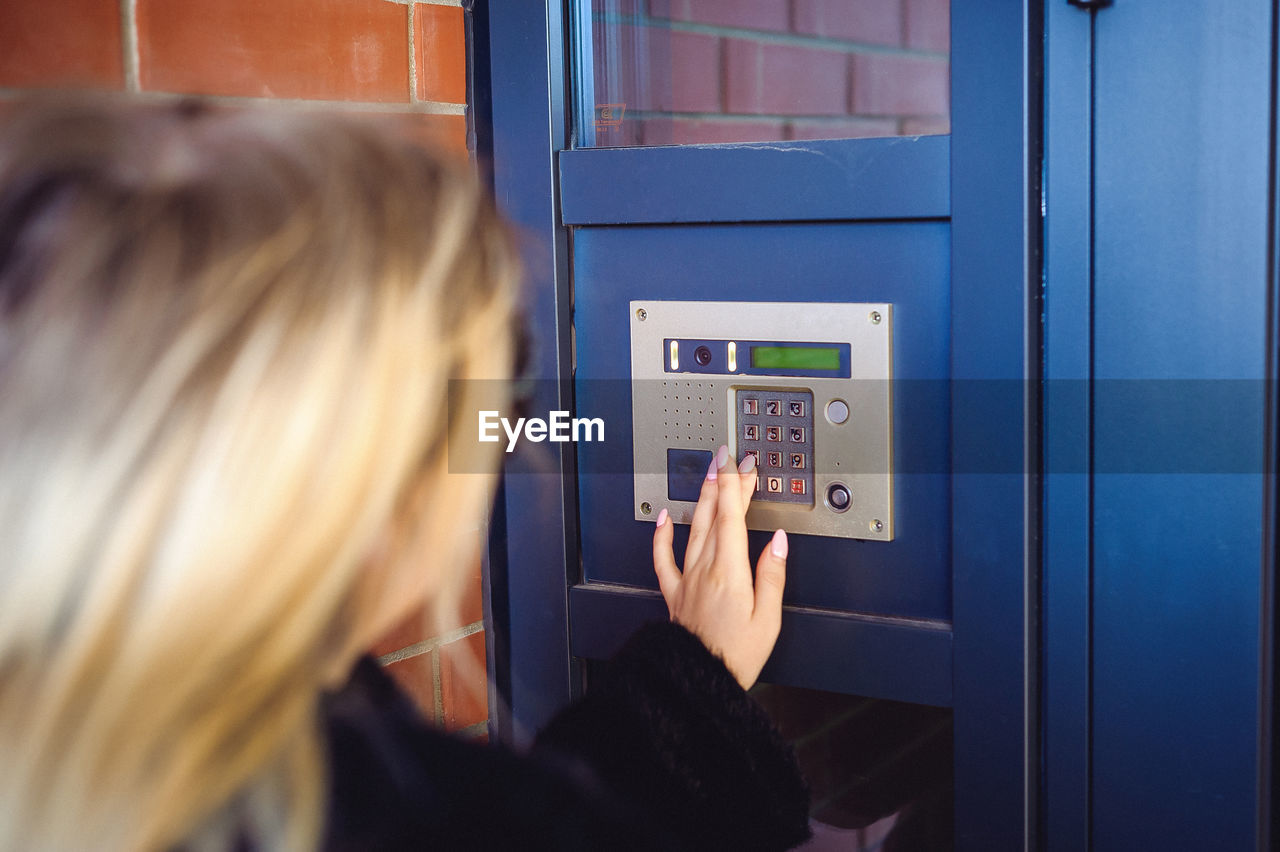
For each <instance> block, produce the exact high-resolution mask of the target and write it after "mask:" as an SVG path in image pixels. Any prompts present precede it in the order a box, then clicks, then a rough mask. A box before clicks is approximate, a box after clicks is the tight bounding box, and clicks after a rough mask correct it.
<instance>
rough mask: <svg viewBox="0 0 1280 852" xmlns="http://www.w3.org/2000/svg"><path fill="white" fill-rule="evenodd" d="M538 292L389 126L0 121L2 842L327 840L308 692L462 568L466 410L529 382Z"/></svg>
mask: <svg viewBox="0 0 1280 852" xmlns="http://www.w3.org/2000/svg"><path fill="white" fill-rule="evenodd" d="M516 278H517V272H516V260H515V252H514V250H513V249H512V246H511V242H510V238H509V237H508V235H507V234H506V232H505V231H504V229H503V228H502V227H501V225H500V224H499V223H498V221H497V219H496V216H495V214H494V212H493V211H492V210H491V208H490V206H489V205H488V204H487V203H485V201H484V199H483V194H482V192H481V191H480V190H479V188H478V187H477V185H476V182H475V181H474V179H473V177H472V176H471V174H470V172H469V171H468V170H467V169H466V168H465V167H464V166H461V165H451V164H449V163H448V162H446V161H444V160H442V159H441V158H440V157H438V156H435V155H432V154H430V153H427V152H426V151H424V150H423V149H422V148H420V147H419V146H416V145H414V144H412V143H411V142H410V141H408V139H407V138H401V137H398V136H396V135H394V134H390V133H389V132H388V129H387V128H386V127H374V126H372V125H370V124H368V123H365V122H361V121H357V120H355V119H353V118H350V117H348V118H338V117H335V116H320V115H315V114H301V113H293V114H280V113H270V112H266V111H259V110H245V111H229V110H222V109H213V108H208V107H204V106H200V105H197V104H194V103H192V102H182V103H165V104H155V103H152V104H146V105H140V104H136V103H121V102H110V103H104V102H87V101H80V102H75V103H60V104H56V105H50V104H43V105H28V106H26V107H22V106H20V107H18V108H17V109H15V110H12V111H10V112H7V113H6V116H5V121H4V123H3V125H2V126H0V755H3V758H0V760H2V762H3V769H0V849H4V850H18V849H21V850H38V849H82V848H93V849H164V848H171V847H173V846H174V845H180V844H186V845H189V846H191V847H193V848H196V847H198V848H227V847H230V846H233V845H234V844H235V843H236V842H238V841H240V840H245V839H248V840H250V841H251V842H252V843H253V844H254V845H256V846H260V847H264V848H290V849H303V848H310V847H312V846H314V845H315V844H316V843H317V842H318V840H319V837H320V831H321V830H322V827H323V813H324V805H325V800H324V797H325V794H326V790H325V781H324V778H325V769H324V762H323V761H324V755H323V743H322V741H321V738H320V732H319V728H318V724H317V718H316V712H317V698H318V697H319V695H320V693H321V691H322V690H323V689H325V688H326V687H328V686H331V685H333V684H335V683H336V682H338V681H339V680H340V678H341V677H342V676H343V675H344V674H345V673H346V672H347V671H348V670H349V668H350V666H351V664H352V662H353V661H354V659H355V658H356V656H357V655H358V654H359V652H360V651H361V649H362V648H365V647H368V646H369V644H371V643H372V641H374V640H375V639H377V638H378V635H377V634H378V631H379V630H383V629H385V628H387V627H389V626H391V625H392V624H393V623H394V622H395V621H396V620H398V618H400V617H402V616H403V615H405V614H406V609H411V608H413V606H415V602H418V601H421V600H422V599H424V598H427V597H430V596H432V595H436V596H440V595H442V591H441V590H442V589H444V588H445V587H446V586H447V585H448V579H449V578H448V576H447V574H448V573H449V572H456V571H457V570H458V565H460V564H461V562H460V561H459V560H460V559H461V557H462V555H463V554H462V553H461V552H460V551H461V549H462V548H463V547H465V545H464V544H463V543H461V542H460V541H459V538H458V536H457V535H456V534H455V532H454V530H455V528H456V527H457V526H458V525H459V523H460V522H463V523H465V522H474V520H475V519H474V518H463V517H461V516H462V515H466V514H472V513H475V514H478V513H480V512H481V511H482V509H483V508H484V504H485V501H486V499H487V497H488V495H489V493H490V491H489V489H490V480H491V478H492V477H490V476H479V475H477V476H471V477H456V476H452V475H450V474H448V473H447V462H446V450H445V447H446V444H447V442H448V440H449V437H450V435H451V434H460V433H456V432H454V430H457V429H460V428H461V427H462V426H463V425H464V424H462V423H451V422H450V420H449V417H448V408H447V404H446V399H447V385H448V382H449V380H450V379H459V378H462V379H465V378H469V377H485V378H504V377H506V375H507V374H508V372H509V370H510V361H511V357H512V356H511V351H510V345H511V344H510V340H511V335H510V334H509V331H510V329H509V326H510V324H511V322H512V316H513V315H514V309H513V308H514V301H515V298H516V297H515V281H516ZM465 425H473V424H470V423H469V422H468V423H467V424H465ZM495 464H496V460H495ZM446 479H451V480H452V479H458V480H460V481H459V482H457V483H451V484H452V485H453V487H452V489H451V490H446V489H445V488H444V487H443V486H444V482H445V480H446Z"/></svg>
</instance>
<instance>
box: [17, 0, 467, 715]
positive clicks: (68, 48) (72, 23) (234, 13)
mask: <svg viewBox="0 0 1280 852" xmlns="http://www.w3.org/2000/svg"><path fill="white" fill-rule="evenodd" d="M463 16H464V11H463V9H462V8H461V0H429V2H418V3H414V2H411V0H124V2H122V0H0V101H2V100H4V99H11V98H13V97H15V96H17V95H19V94H21V93H22V92H23V91H29V90H32V89H37V88H50V87H62V88H96V89H115V90H126V91H132V92H141V93H157V94H201V95H208V96H212V97H215V98H217V99H219V100H220V101H222V102H224V103H229V104H235V103H251V102H258V101H262V100H271V101H274V102H285V103H289V104H293V105H298V106H315V105H319V106H326V107H339V108H343V109H353V110H360V111H367V112H378V113H387V114H389V115H392V116H395V117H398V118H403V119H404V120H406V121H407V122H409V126H410V128H411V130H412V131H413V132H415V133H416V134H417V135H419V136H420V137H421V138H422V139H424V141H425V140H428V139H429V140H431V141H432V142H434V143H439V144H443V145H445V146H447V147H448V148H449V149H450V150H452V151H454V152H455V153H458V154H460V155H465V154H466V150H467V132H466V104H467V90H466V64H467V49H466V44H465V36H464V33H465V21H464V18H463ZM481 618H482V616H481V607H480V572H479V567H478V566H476V567H475V569H474V571H473V576H472V577H471V579H470V585H469V587H468V595H467V598H466V600H465V601H464V603H463V606H462V608H461V610H460V612H459V615H458V618H457V619H456V620H455V623H451V624H446V625H441V627H440V628H438V630H437V631H435V632H436V633H437V635H431V636H428V635H427V630H426V628H425V627H424V624H425V619H423V618H422V617H421V616H416V617H414V618H412V619H410V620H408V621H407V622H406V623H405V624H403V625H401V626H400V627H399V628H397V629H396V630H395V631H393V632H392V634H391V635H390V636H388V637H387V638H386V639H385V640H384V641H382V642H381V643H379V645H378V646H377V647H376V648H375V649H374V651H375V653H377V654H378V655H379V656H380V657H381V658H382V659H383V661H384V662H385V663H387V664H388V669H389V671H390V672H391V673H392V674H394V675H395V676H396V677H397V679H399V680H400V682H401V683H402V684H404V685H405V686H406V688H407V689H408V690H409V692H410V693H411V694H412V695H413V696H414V697H415V698H416V699H417V700H418V702H419V704H420V705H421V706H422V708H423V710H424V711H425V712H426V713H427V715H428V716H429V717H431V718H433V719H435V720H437V721H438V722H440V723H441V724H443V725H445V726H446V727H448V728H450V729H454V730H462V731H466V732H468V733H475V734H477V735H484V732H485V728H486V725H485V722H486V720H487V718H488V706H487V703H486V699H485V682H484V665H485V649H484V633H483V626H484V625H483V623H482V621H481Z"/></svg>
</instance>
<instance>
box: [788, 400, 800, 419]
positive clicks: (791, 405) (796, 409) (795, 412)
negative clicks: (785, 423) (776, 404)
mask: <svg viewBox="0 0 1280 852" xmlns="http://www.w3.org/2000/svg"><path fill="white" fill-rule="evenodd" d="M787 411H788V412H789V413H790V414H791V416H792V417H804V400H802V399H796V400H792V401H791V402H788V403H787Z"/></svg>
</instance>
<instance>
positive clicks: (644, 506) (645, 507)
mask: <svg viewBox="0 0 1280 852" xmlns="http://www.w3.org/2000/svg"><path fill="white" fill-rule="evenodd" d="M652 511H653V507H652V506H650V505H649V504H648V503H641V504H640V514H642V515H647V514H649V513H650V512H652Z"/></svg>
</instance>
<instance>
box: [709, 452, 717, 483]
mask: <svg viewBox="0 0 1280 852" xmlns="http://www.w3.org/2000/svg"><path fill="white" fill-rule="evenodd" d="M707 479H709V480H711V481H712V482H715V481H716V457H715V456H712V457H711V464H709V465H707Z"/></svg>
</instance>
